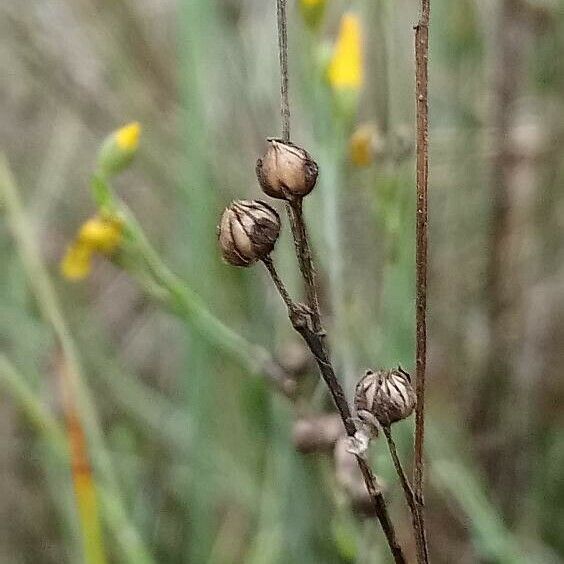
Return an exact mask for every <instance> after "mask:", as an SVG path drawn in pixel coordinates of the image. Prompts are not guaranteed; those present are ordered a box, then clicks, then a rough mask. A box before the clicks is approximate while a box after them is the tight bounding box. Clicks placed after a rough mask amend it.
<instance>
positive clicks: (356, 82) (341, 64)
mask: <svg viewBox="0 0 564 564" xmlns="http://www.w3.org/2000/svg"><path fill="white" fill-rule="evenodd" d="M328 77H329V83H330V84H331V86H332V87H333V88H334V89H335V90H360V88H361V87H362V83H363V80H364V76H363V67H362V32H361V27H360V19H359V17H358V16H357V15H356V14H353V13H352V12H349V13H346V14H345V15H344V16H343V17H342V19H341V26H340V29H339V36H338V37H337V42H336V43H335V47H334V50H333V57H332V58H331V62H330V64H329V70H328Z"/></svg>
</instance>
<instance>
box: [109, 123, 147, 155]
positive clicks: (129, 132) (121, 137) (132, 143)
mask: <svg viewBox="0 0 564 564" xmlns="http://www.w3.org/2000/svg"><path fill="white" fill-rule="evenodd" d="M115 136H116V143H117V145H118V147H119V148H120V149H122V150H123V151H135V150H136V149H137V147H139V137H140V136H141V125H140V124H139V122H138V121H134V122H132V123H128V124H127V125H124V126H123V127H121V128H120V129H118V130H117V131H116V132H115Z"/></svg>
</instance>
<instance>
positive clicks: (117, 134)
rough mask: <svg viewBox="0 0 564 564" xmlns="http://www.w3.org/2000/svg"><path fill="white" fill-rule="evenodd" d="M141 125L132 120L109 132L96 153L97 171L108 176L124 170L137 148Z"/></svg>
mask: <svg viewBox="0 0 564 564" xmlns="http://www.w3.org/2000/svg"><path fill="white" fill-rule="evenodd" d="M140 136H141V126H140V125H139V123H138V122H136V121H135V122H132V123H129V124H127V125H124V126H123V127H120V128H119V129H117V130H116V131H114V132H112V133H110V135H108V137H106V139H105V140H104V142H103V143H102V147H101V148H100V152H99V153H98V171H99V173H100V174H101V175H102V176H103V177H107V178H110V177H112V176H115V175H116V174H118V173H119V172H121V171H122V170H124V169H125V168H126V167H127V166H128V165H129V164H130V163H131V161H132V160H133V157H134V156H135V154H136V153H137V149H138V148H139V138H140Z"/></svg>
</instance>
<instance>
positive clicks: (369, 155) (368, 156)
mask: <svg viewBox="0 0 564 564" xmlns="http://www.w3.org/2000/svg"><path fill="white" fill-rule="evenodd" d="M383 149H384V142H383V140H382V138H381V137H380V135H379V134H378V130H377V129H376V127H375V126H374V125H373V124H371V123H363V124H361V125H359V126H358V127H357V128H356V129H355V130H354V132H353V134H352V135H351V138H350V140H349V156H350V160H351V162H352V163H353V164H354V165H356V166H359V167H362V166H368V165H370V164H371V163H372V162H373V161H374V158H375V157H376V155H377V154H381V153H382V151H383Z"/></svg>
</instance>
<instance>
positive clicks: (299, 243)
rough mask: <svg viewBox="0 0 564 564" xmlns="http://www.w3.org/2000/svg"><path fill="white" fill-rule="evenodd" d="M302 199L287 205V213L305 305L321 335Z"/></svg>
mask: <svg viewBox="0 0 564 564" xmlns="http://www.w3.org/2000/svg"><path fill="white" fill-rule="evenodd" d="M302 204H303V199H302V198H296V199H293V200H291V201H290V202H289V203H288V213H289V214H290V216H291V221H292V224H293V229H292V234H293V236H294V244H295V248H296V255H297V257H298V263H299V265H300V270H301V272H302V276H303V279H304V283H305V291H306V300H307V305H308V306H309V307H310V309H311V312H312V321H313V328H314V330H315V331H317V332H318V333H320V334H322V333H323V329H322V326H321V315H320V309H319V297H318V295H317V284H316V283H315V268H314V267H313V260H312V258H311V248H310V245H309V238H308V234H307V228H306V224H305V220H304V214H303V206H302Z"/></svg>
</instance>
